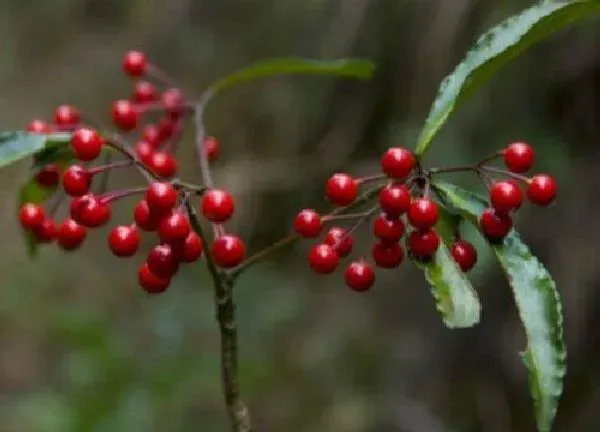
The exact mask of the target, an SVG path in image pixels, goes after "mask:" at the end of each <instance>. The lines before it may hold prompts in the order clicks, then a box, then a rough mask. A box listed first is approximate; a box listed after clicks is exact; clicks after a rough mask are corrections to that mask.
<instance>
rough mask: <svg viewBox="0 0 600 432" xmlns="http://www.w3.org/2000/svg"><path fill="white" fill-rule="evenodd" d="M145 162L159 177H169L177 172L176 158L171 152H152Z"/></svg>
mask: <svg viewBox="0 0 600 432" xmlns="http://www.w3.org/2000/svg"><path fill="white" fill-rule="evenodd" d="M145 163H146V165H148V168H150V169H151V170H152V171H153V172H154V173H155V174H156V175H157V176H159V177H161V178H170V177H173V176H174V175H175V174H176V173H177V168H178V166H177V160H176V159H175V156H173V155H172V154H171V153H167V152H164V151H155V152H152V153H150V156H148V158H147V161H145Z"/></svg>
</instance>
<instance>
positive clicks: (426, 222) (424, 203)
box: [408, 198, 439, 230]
mask: <svg viewBox="0 0 600 432" xmlns="http://www.w3.org/2000/svg"><path fill="white" fill-rule="evenodd" d="M438 218H439V211H438V206H437V204H436V203H435V202H434V201H432V200H430V199H429V198H417V199H415V200H413V201H411V203H410V206H409V208H408V221H409V222H410V224H411V225H412V226H413V227H415V228H418V229H422V230H425V229H428V228H431V227H432V226H434V225H435V224H436V223H437V221H438Z"/></svg>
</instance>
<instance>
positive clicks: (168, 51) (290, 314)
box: [0, 0, 600, 432]
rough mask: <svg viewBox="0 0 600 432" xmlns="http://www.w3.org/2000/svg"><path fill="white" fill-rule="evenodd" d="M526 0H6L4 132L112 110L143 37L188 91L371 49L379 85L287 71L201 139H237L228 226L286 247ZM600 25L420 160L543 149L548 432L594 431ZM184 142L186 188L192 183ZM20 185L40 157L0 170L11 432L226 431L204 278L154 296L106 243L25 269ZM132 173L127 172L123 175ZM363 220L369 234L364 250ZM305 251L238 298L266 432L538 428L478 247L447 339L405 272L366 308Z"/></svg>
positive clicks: (246, 367)
mask: <svg viewBox="0 0 600 432" xmlns="http://www.w3.org/2000/svg"><path fill="white" fill-rule="evenodd" d="M526 3H529V2H526ZM524 6H525V5H524V4H523V2H521V1H516V0H514V1H503V2H492V1H476V0H452V1H450V0H438V1H436V0H430V1H425V0H422V1H417V0H413V1H409V0H405V1H386V0H381V1H377V0H303V1H295V0H276V1H275V0H254V1H251V0H247V1H242V0H237V1H233V0H218V1H217V0H212V1H191V0H169V1H165V2H161V1H150V0H146V1H142V0H129V1H123V0H121V1H109V0H29V1H27V2H25V1H21V0H4V1H2V2H0V53H1V55H0V78H1V81H0V82H1V87H0V89H1V95H2V97H1V98H0V115H1V126H2V128H3V129H21V128H24V127H25V125H26V124H27V122H28V121H29V119H30V118H32V117H39V116H46V117H50V116H51V114H52V112H53V109H54V107H55V106H56V105H58V104H60V103H64V102H71V103H74V104H76V105H77V106H79V107H81V108H82V109H84V110H86V111H88V112H90V113H93V114H95V115H96V116H99V117H103V118H105V119H107V118H108V107H109V103H110V101H111V100H112V99H115V98H119V97H122V96H126V95H128V94H129V91H130V90H129V85H130V84H129V82H128V80H127V79H126V78H125V77H123V76H122V75H121V72H120V67H121V66H120V62H121V56H122V54H123V52H124V51H126V50H127V49H130V48H139V49H143V50H145V51H146V52H147V53H148V55H149V56H150V57H151V59H152V60H153V61H154V62H156V63H157V64H158V65H160V66H161V67H162V68H163V69H165V70H166V71H168V72H169V74H170V75H172V76H174V77H176V78H177V80H178V81H179V82H180V83H181V85H182V86H183V87H184V88H186V89H191V91H192V92H193V93H194V95H196V96H197V95H198V94H200V93H201V91H202V89H204V88H205V87H206V86H207V85H208V84H210V83H211V82H212V81H214V80H216V79H218V78H219V77H222V76H224V75H225V74H227V73H229V72H232V71H234V70H235V69H238V68H240V67H243V66H246V65H249V64H250V63H252V62H254V61H256V60H260V59H264V58H268V57H276V56H290V55H292V56H305V57H313V58H327V59H328V58H338V57H345V56H361V57H367V58H371V59H373V60H374V61H376V62H377V63H378V65H379V69H378V72H377V75H376V76H375V78H374V79H373V80H372V81H371V82H370V83H366V84H365V83H362V82H358V81H356V82H354V81H347V80H346V81H336V80H333V79H330V78H315V77H301V78H298V77H296V78H276V79H269V80H265V81H261V82H257V83H254V84H251V85H247V86H244V87H243V88H239V89H235V90H232V91H230V92H228V93H227V94H225V95H223V96H222V97H220V98H219V99H218V100H217V101H216V102H215V103H214V104H213V105H211V107H210V109H209V112H208V117H207V127H208V130H209V132H210V133H211V134H214V135H216V136H218V137H219V139H220V140H221V141H222V145H223V155H222V158H221V159H220V161H219V162H218V163H216V164H215V171H216V177H217V180H218V182H219V184H221V185H223V186H225V187H227V188H229V189H230V190H231V191H232V193H233V194H234V196H235V198H236V200H237V203H238V209H239V211H238V212H237V215H236V217H235V218H234V221H233V222H232V223H231V224H230V229H232V230H234V231H236V232H239V233H240V234H241V235H242V236H243V237H244V238H245V239H246V241H247V242H248V243H249V244H250V245H251V249H253V250H256V249H258V248H260V247H262V246H264V245H267V244H269V243H270V242H272V241H273V240H275V239H277V238H278V237H280V236H282V235H284V234H285V233H286V232H287V231H288V229H289V226H290V221H291V220H292V218H293V216H294V215H295V213H296V212H297V211H298V210H299V209H300V208H303V207H313V206H316V207H318V208H324V206H325V201H324V198H323V196H322V193H323V185H324V182H325V180H326V179H327V177H328V176H329V175H330V174H331V173H332V172H335V171H339V170H348V171H350V172H353V173H356V174H368V173H375V172H376V171H377V169H378V160H379V155H380V153H381V152H382V151H383V149H385V148H386V147H388V146H390V145H393V144H402V145H406V146H409V147H412V146H413V143H414V141H415V138H416V136H417V134H418V132H419V125H420V124H421V122H422V121H423V119H424V118H425V116H426V114H427V112H428V109H429V106H430V103H431V101H432V100H433V98H434V96H435V93H436V91H437V87H438V84H439V81H440V80H441V79H442V78H443V77H444V76H445V75H446V74H447V73H449V72H450V71H451V70H452V69H453V67H454V66H455V64H456V63H457V62H458V61H459V60H460V59H461V58H462V56H463V55H464V54H465V52H466V50H467V49H468V48H469V47H470V46H471V45H472V43H473V42H474V40H475V39H476V38H477V36H478V35H479V34H481V33H482V32H483V31H485V30H486V29H487V28H489V27H490V26H491V25H494V24H496V23H498V22H499V21H500V20H502V19H504V18H505V17H507V16H508V15H510V14H512V13H515V12H517V11H518V10H520V8H523V7H524ZM599 24H600V21H599V20H598V19H597V18H596V19H592V20H589V21H588V22H586V23H584V24H580V25H576V26H574V27H572V28H570V29H568V30H567V31H563V32H560V33H559V34H557V35H556V36H555V37H553V38H551V39H550V40H547V41H545V42H543V43H542V44H540V45H537V46H536V47H534V48H533V49H531V50H529V51H528V52H527V53H525V54H524V55H522V56H521V57H519V58H518V59H517V60H515V61H514V62H512V63H511V64H510V65H508V66H507V67H505V68H504V69H502V70H501V72H500V73H498V74H497V76H496V77H495V78H494V79H493V81H492V82H491V83H490V85H488V86H486V87H485V88H484V89H483V90H481V91H480V92H479V93H478V94H477V95H476V96H475V97H473V98H472V99H471V100H470V101H469V102H468V103H467V104H466V105H465V106H464V107H463V108H461V109H460V110H459V112H458V113H457V115H455V116H453V117H452V119H451V121H450V122H449V124H448V125H447V126H446V127H445V128H444V129H443V133H441V134H440V135H439V137H438V138H437V139H436V140H435V142H434V144H433V147H432V151H431V153H430V154H429V155H428V162H430V163H431V164H432V165H437V164H439V163H443V164H445V165H447V164H452V163H466V162H468V161H473V160H476V159H479V158H481V157H483V156H485V155H486V154H488V153H489V152H490V151H492V150H495V149H498V148H501V147H503V146H505V145H506V144H507V143H508V142H510V141H513V140H519V139H523V140H528V141H530V142H531V143H532V144H533V145H535V147H536V149H537V151H538V159H537V164H536V169H538V170H539V171H544V172H552V173H553V174H555V175H556V176H557V178H558V181H559V185H560V192H559V194H560V195H559V199H558V201H557V204H556V205H555V206H553V207H551V208H549V209H547V210H545V211H544V210H541V209H537V208H532V207H531V206H525V207H526V208H524V209H523V211H522V212H521V213H520V216H519V218H518V225H519V227H520V230H521V231H522V233H523V235H524V237H525V238H526V239H527V240H528V241H529V242H530V244H531V247H532V249H533V251H534V252H535V253H536V254H537V255H538V256H539V257H540V258H541V260H542V261H543V262H544V263H546V264H547V266H548V268H549V269H550V271H551V272H552V274H553V275H554V276H555V278H556V281H557V284H558V286H559V289H560V291H561V294H562V298H563V302H564V307H565V316H566V322H565V331H566V339H567V343H568V347H569V359H568V361H569V364H568V366H569V370H568V377H567V381H566V387H565V393H564V397H563V399H562V403H561V406H560V409H559V414H558V417H557V422H556V428H555V430H556V431H567V430H569V431H574V430H578V431H597V430H600V413H599V412H598V409H597V407H598V404H599V403H600V400H599V398H600V393H599V392H598V391H597V385H598V383H599V380H600V368H598V367H597V365H598V360H599V359H600V344H599V342H600V341H599V337H598V335H597V334H598V328H600V313H599V312H600V311H599V300H598V294H597V293H598V291H599V288H600V287H599V285H600V269H599V268H598V266H597V257H598V253H597V240H598V238H599V237H600V223H599V222H598V220H599V219H598V217H597V214H598V210H599V205H598V190H599V187H600V176H599V175H598V163H599V162H600V152H599V150H598V144H599V142H600V109H599V103H600V102H598V101H599V94H600V43H599V42H600V27H599ZM189 138H190V137H188V138H187V139H186V141H185V142H184V145H183V146H182V158H181V163H182V164H183V165H184V166H183V170H182V176H184V177H185V178H186V179H198V178H199V175H198V170H197V168H196V167H195V166H194V165H193V164H192V162H191V161H192V160H193V158H192V157H191V156H192V155H193V145H192V141H191V140H190V139H189ZM27 176H28V162H23V163H19V164H15V165H14V166H11V167H10V168H6V169H3V170H2V172H1V173H0V196H1V197H2V199H3V202H4V205H2V206H1V208H0V222H1V223H0V239H1V241H0V409H1V413H0V430H1V431H2V432H5V431H6V432H54V431H56V432H64V431H77V432H96V431H98V432H100V431H111V432H113V431H114V432H121V431H123V432H138V431H139V432H151V431H198V430H201V431H203V432H212V431H216V432H221V431H225V430H227V427H228V426H227V425H226V422H225V414H224V410H223V407H222V398H221V393H220V384H219V369H218V362H219V359H218V335H217V333H216V328H215V323H214V313H213V310H212V307H213V305H212V291H211V285H210V282H209V280H208V277H207V274H206V271H205V269H204V268H203V267H202V266H201V265H198V266H189V267H186V268H185V269H184V271H182V272H181V273H180V274H179V275H178V276H177V278H176V279H175V281H174V283H173V286H172V289H171V290H170V291H169V292H168V293H167V294H165V295H163V296H160V297H151V298H150V297H148V296H146V295H144V294H143V293H142V292H141V290H140V289H139V287H138V286H137V284H136V270H137V267H138V265H139V263H140V261H141V260H142V259H143V258H142V256H143V255H140V256H139V257H136V258H133V259H130V260H126V261H119V260H117V259H116V258H114V257H112V256H111V254H110V253H109V252H108V250H107V248H106V246H105V244H106V240H105V237H106V230H100V231H99V232H94V234H93V235H92V236H91V238H90V239H89V241H88V242H87V243H86V244H85V247H83V248H82V249H81V250H80V251H79V252H77V253H76V254H72V255H65V254H63V253H61V252H59V251H58V250H57V248H55V247H47V248H44V249H43V251H42V254H41V256H40V257H39V259H38V260H37V261H35V262H32V261H30V260H28V259H27V256H26V253H25V248H24V245H23V242H22V239H21V237H20V233H19V229H18V225H17V222H16V217H15V214H16V211H17V209H16V194H17V191H18V188H19V186H20V184H22V183H23V182H24V181H25V180H26V178H27ZM463 178H464V177H463ZM140 180H141V179H140V178H139V177H138V174H137V173H135V172H134V171H132V172H127V173H121V174H120V175H119V176H116V177H114V178H113V179H112V181H111V184H112V187H113V188H115V187H120V186H122V185H123V184H125V183H127V184H140ZM132 205H133V203H130V202H126V201H124V202H122V203H119V204H118V205H117V206H116V208H115V217H114V223H117V222H119V223H120V222H126V221H128V220H130V218H131V208H132ZM367 231H368V230H363V231H362V234H361V235H360V236H359V237H360V241H359V243H360V246H359V250H364V251H365V252H366V251H368V250H369V248H370V244H371V240H370V239H369V235H368V232H367ZM150 244H151V241H150V239H148V240H147V244H146V245H145V246H144V247H149V246H150ZM478 244H480V242H479V243H478ZM307 247H308V245H307V244H298V245H297V246H294V247H293V248H290V249H289V250H287V251H286V252H285V253H282V254H281V255H280V256H279V257H278V258H277V260H271V261H269V262H265V263H263V264H261V265H259V266H257V267H255V268H254V269H253V270H252V271H251V272H249V273H247V275H246V276H245V277H244V278H243V280H242V281H241V283H240V284H239V286H238V291H237V297H238V304H239V315H240V317H239V320H240V322H239V328H240V339H241V342H240V343H241V383H242V389H243V393H244V396H245V398H246V400H247V401H248V403H249V405H250V407H251V411H252V414H253V420H254V423H255V425H256V427H257V430H259V431H278V432H279V431H286V432H296V431H298V432H311V431H315V432H317V431H331V432H395V431H398V432H400V431H402V432H446V431H448V432H449V431H460V432H462V431H465V432H471V431H472V432H476V431H485V432H509V431H515V432H521V431H523V432H526V431H532V430H534V422H533V414H532V403H531V400H530V396H529V394H528V387H527V378H526V372H525V368H524V366H523V365H522V364H521V363H520V360H519V357H518V355H517V353H518V351H519V350H520V349H522V348H523V347H524V343H525V341H524V336H523V331H522V329H521V327H520V324H519V321H518V317H517V314H516V312H515V308H514V304H513V301H512V299H511V295H510V290H509V288H508V285H507V283H506V281H505V279H504V277H503V276H502V274H501V273H500V271H499V269H498V267H497V266H496V264H495V263H494V262H493V260H491V259H490V258H491V257H490V256H489V253H488V252H487V251H485V249H482V250H481V260H480V262H479V264H478V266H477V268H476V269H475V271H474V272H473V273H472V278H473V281H474V284H475V285H476V287H477V289H478V292H479V294H480V297H481V300H482V303H483V316H482V322H481V324H480V325H479V326H477V327H476V328H474V329H469V330H461V331H450V330H447V329H446V328H444V327H443V326H442V324H441V321H440V319H439V317H438V315H437V313H436V311H435V309H434V306H433V302H432V299H431V295H430V293H429V289H428V287H427V285H426V283H425V282H424V280H423V277H422V275H421V274H420V273H419V271H418V270H416V269H415V268H414V266H413V265H412V264H410V263H406V264H405V265H403V266H402V269H401V270H395V271H388V272H380V273H378V275H377V278H378V281H377V285H376V287H375V289H374V290H373V291H372V292H371V293H369V294H367V295H356V294H353V293H351V292H349V291H348V290H347V289H346V288H345V287H344V285H343V280H342V276H341V274H339V273H338V274H336V275H334V276H331V277H316V276H313V275H312V274H311V273H310V272H309V271H308V270H307V264H306V258H305V254H306V250H307Z"/></svg>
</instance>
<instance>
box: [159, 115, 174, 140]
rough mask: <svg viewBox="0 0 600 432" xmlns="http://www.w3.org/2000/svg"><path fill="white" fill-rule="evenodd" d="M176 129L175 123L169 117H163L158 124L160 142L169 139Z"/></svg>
mask: <svg viewBox="0 0 600 432" xmlns="http://www.w3.org/2000/svg"><path fill="white" fill-rule="evenodd" d="M176 128H177V123H176V122H175V121H174V120H173V119H172V118H170V117H163V118H161V119H160V121H159V122H158V131H159V137H160V139H161V140H165V139H167V138H170V137H171V136H172V135H173V133H175V129H176Z"/></svg>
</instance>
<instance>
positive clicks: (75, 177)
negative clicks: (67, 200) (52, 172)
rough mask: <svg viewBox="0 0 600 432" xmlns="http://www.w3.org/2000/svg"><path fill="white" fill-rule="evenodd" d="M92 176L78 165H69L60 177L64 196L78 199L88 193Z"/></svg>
mask: <svg viewBox="0 0 600 432" xmlns="http://www.w3.org/2000/svg"><path fill="white" fill-rule="evenodd" d="M91 184H92V176H91V175H90V174H89V172H88V171H87V170H86V169H85V168H83V167H82V166H80V165H71V166H70V167H69V168H67V169H66V170H65V172H64V173H63V175H62V186H63V189H64V190H65V192H66V194H67V195H69V196H72V197H80V196H83V195H85V194H86V193H88V191H89V190H90V185H91Z"/></svg>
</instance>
